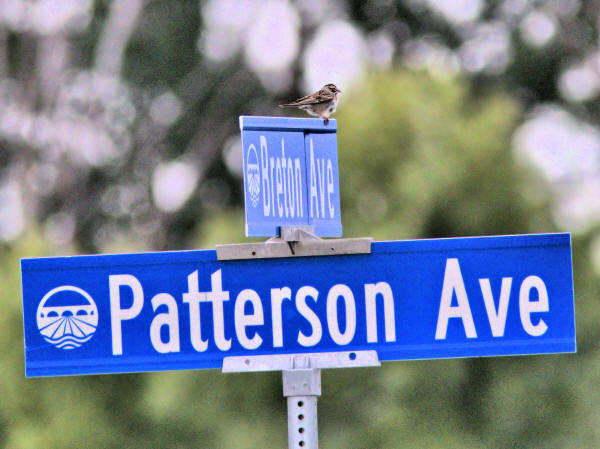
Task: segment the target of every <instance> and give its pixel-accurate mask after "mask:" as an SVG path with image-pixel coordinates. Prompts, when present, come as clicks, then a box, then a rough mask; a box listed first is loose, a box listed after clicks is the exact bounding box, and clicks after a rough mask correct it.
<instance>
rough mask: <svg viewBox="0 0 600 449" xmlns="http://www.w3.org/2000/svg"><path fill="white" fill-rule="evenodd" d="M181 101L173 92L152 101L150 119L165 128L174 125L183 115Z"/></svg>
mask: <svg viewBox="0 0 600 449" xmlns="http://www.w3.org/2000/svg"><path fill="white" fill-rule="evenodd" d="M181 109H182V107H181V101H180V100H179V97H178V96H177V95H175V94H174V93H173V92H172V91H167V92H164V93H162V94H160V95H159V96H157V97H156V98H154V99H153V100H152V103H151V104H150V117H152V120H154V123H157V124H159V125H163V126H169V125H172V124H173V123H175V122H176V121H177V119H178V118H179V116H180V115H181Z"/></svg>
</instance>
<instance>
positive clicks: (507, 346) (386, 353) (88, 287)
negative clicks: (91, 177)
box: [22, 234, 576, 376]
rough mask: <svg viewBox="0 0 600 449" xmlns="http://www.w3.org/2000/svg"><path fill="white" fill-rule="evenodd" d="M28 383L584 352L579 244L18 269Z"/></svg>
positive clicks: (521, 240) (29, 262)
mask: <svg viewBox="0 0 600 449" xmlns="http://www.w3.org/2000/svg"><path fill="white" fill-rule="evenodd" d="M22 279H23V309H24V325H25V359H26V374H27V376H50V375H67V374H93V373H119V372H137V371H155V370H172V369H196V368H221V366H222V364H223V359H224V357H227V356H240V355H244V356H248V355H265V354H296V353H315V352H336V351H359V350H376V351H377V353H378V355H379V359H380V360H407V359H432V358H447V357H472V356H496V355H516V354H540V353H558V352H574V351H575V350H576V343H575V319H574V305H573V281H572V270H571V244H570V236H569V234H546V235H527V236H504V237H477V238H456V239H436V240H415V241H397V242H374V243H373V244H372V252H371V254H365V255H346V256H317V257H298V258H283V259H261V260H237V261H218V260H217V258H216V252H215V251H213V250H203V251H181V252H162V253H146V254H124V255H100V256H77V257H57V258H39V259H23V260H22Z"/></svg>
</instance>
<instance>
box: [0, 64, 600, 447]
mask: <svg viewBox="0 0 600 449" xmlns="http://www.w3.org/2000/svg"><path fill="white" fill-rule="evenodd" d="M520 114H521V112H520V110H519V107H518V106H517V103H516V102H515V101H513V100H511V98H509V97H508V96H506V95H505V94H503V93H493V94H489V95H487V96H483V97H482V96H478V97H476V98H472V97H470V96H469V94H468V90H467V88H466V84H465V82H464V81H463V80H461V79H432V78H430V77H429V76H428V75H425V74H422V73H407V72H398V71H395V72H386V73H378V74H374V75H372V76H371V77H370V78H369V79H368V80H365V82H364V83H362V85H361V90H360V91H356V92H353V93H350V94H348V95H347V96H345V97H344V105H343V107H342V108H341V111H340V113H339V114H338V115H337V119H338V128H339V138H338V152H339V164H340V171H341V179H340V185H341V189H342V201H343V204H342V209H343V212H344V219H343V223H344V228H345V233H344V234H345V236H367V235H370V236H373V237H375V238H377V239H405V238H424V237H446V236H460V235H483V234H508V233H526V232H546V231H553V230H554V229H553V226H552V224H551V220H550V218H549V209H548V198H546V197H545V196H544V194H543V192H544V186H543V184H540V183H541V181H540V179H539V178H538V177H537V176H536V174H535V173H532V172H531V171H529V170H528V169H526V168H525V167H521V166H519V165H517V164H516V163H515V162H514V158H513V156H512V152H511V142H510V138H511V134H512V131H513V130H514V128H515V126H516V125H517V123H518V120H519V118H520ZM532 190H535V191H536V192H538V194H536V195H532V194H530V192H531V191H532ZM539 192H542V193H541V194H540V193H539ZM241 240H243V214H242V211H241V210H238V209H236V210H230V211H225V212H219V213H215V214H213V215H212V216H209V217H207V218H206V219H205V220H204V221H203V222H202V223H200V224H199V226H198V229H197V230H196V239H195V246H196V247H205V248H211V247H213V246H214V244H215V243H226V242H233V241H241ZM130 245H131V243H130ZM588 247H589V242H587V241H585V236H582V237H581V238H578V239H577V240H575V242H574V273H575V294H576V295H575V296H576V308H577V324H578V337H579V338H578V339H579V348H580V352H579V354H577V355H546V356H526V357H506V358H482V359H460V360H440V361H415V362H393V363H385V364H384V365H383V366H382V367H381V368H378V369H371V368H370V369H352V370H351V369H347V370H328V371H325V372H324V373H323V396H322V397H321V398H320V401H319V427H320V435H319V436H320V444H321V447H323V448H327V449H336V448H339V449H342V448H343V449H348V448H423V447H444V448H490V447H512V448H536V447H539V448H548V447H555V448H558V447H561V448H568V447H571V448H594V447H600V426H598V423H599V422H600V411H599V409H598V406H597V404H599V403H600V397H599V396H600V388H598V384H599V382H600V376H599V374H598V373H600V356H599V352H598V344H597V341H598V338H599V337H600V335H599V334H600V331H598V326H597V324H596V323H597V322H598V321H599V319H600V316H599V315H600V313H599V311H598V307H597V298H598V297H599V295H600V291H599V290H600V287H599V282H598V273H594V272H593V271H592V269H591V268H590V263H589V253H588V250H587V248H588ZM127 249H128V250H130V249H131V248H127ZM44 255H49V250H48V249H47V247H46V245H45V243H44V241H43V240H42V239H41V238H40V237H39V234H38V233H36V232H35V231H31V232H29V233H28V234H27V235H25V236H23V237H22V238H21V239H20V240H19V241H18V242H17V243H16V244H14V245H12V246H10V247H4V248H1V249H0V267H1V273H2V274H1V279H2V290H1V293H0V303H1V304H2V306H3V313H2V314H1V315H0V330H1V333H0V348H1V351H2V357H1V358H0V446H2V447H7V448H27V449H35V448H82V447H89V448H124V447H127V448H148V447H169V448H190V447H199V448H236V449H237V448H240V449H241V448H258V447H269V448H282V447H286V445H287V418H286V404H285V400H284V398H283V397H282V390H281V380H280V375H279V374H278V373H257V374H222V373H220V372H218V371H182V372H163V373H145V374H128V375H105V376H81V377H61V378H36V379H25V378H24V367H23V346H22V339H23V336H22V327H21V326H22V325H21V323H22V315H21V305H20V296H21V295H20V286H19V258H20V257H31V256H44Z"/></svg>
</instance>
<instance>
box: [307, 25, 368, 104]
mask: <svg viewBox="0 0 600 449" xmlns="http://www.w3.org/2000/svg"><path fill="white" fill-rule="evenodd" d="M365 59H366V50H365V42H364V39H363V37H362V36H361V34H360V33H359V32H358V30H357V29H356V28H355V27H354V26H352V25H350V24H349V23H348V22H345V21H341V20H333V21H329V22H325V23H323V24H322V25H321V26H320V27H319V29H318V31H317V33H316V35H315V37H314V39H313V40H312V41H311V42H310V43H309V44H308V46H307V48H306V52H305V53H304V58H303V63H304V79H303V90H304V91H305V92H306V93H310V92H313V91H315V90H317V89H319V88H321V87H322V86H323V85H324V84H327V83H334V84H335V85H336V86H338V87H339V88H340V89H341V90H342V91H343V90H344V89H345V88H346V87H347V86H349V85H350V84H352V82H353V81H355V80H356V79H357V78H358V77H359V76H360V75H361V74H362V72H363V70H364V66H365Z"/></svg>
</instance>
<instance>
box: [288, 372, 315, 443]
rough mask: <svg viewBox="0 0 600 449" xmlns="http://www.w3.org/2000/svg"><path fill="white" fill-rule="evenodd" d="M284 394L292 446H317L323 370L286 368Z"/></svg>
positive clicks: (289, 438)
mask: <svg viewBox="0 0 600 449" xmlns="http://www.w3.org/2000/svg"><path fill="white" fill-rule="evenodd" d="M282 377H283V395H284V396H285V397H286V398H287V411H288V447H289V449H317V448H318V447H319V428H318V424H317V398H318V397H319V396H320V395H321V370H319V369H294V370H289V371H283V376H282Z"/></svg>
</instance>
